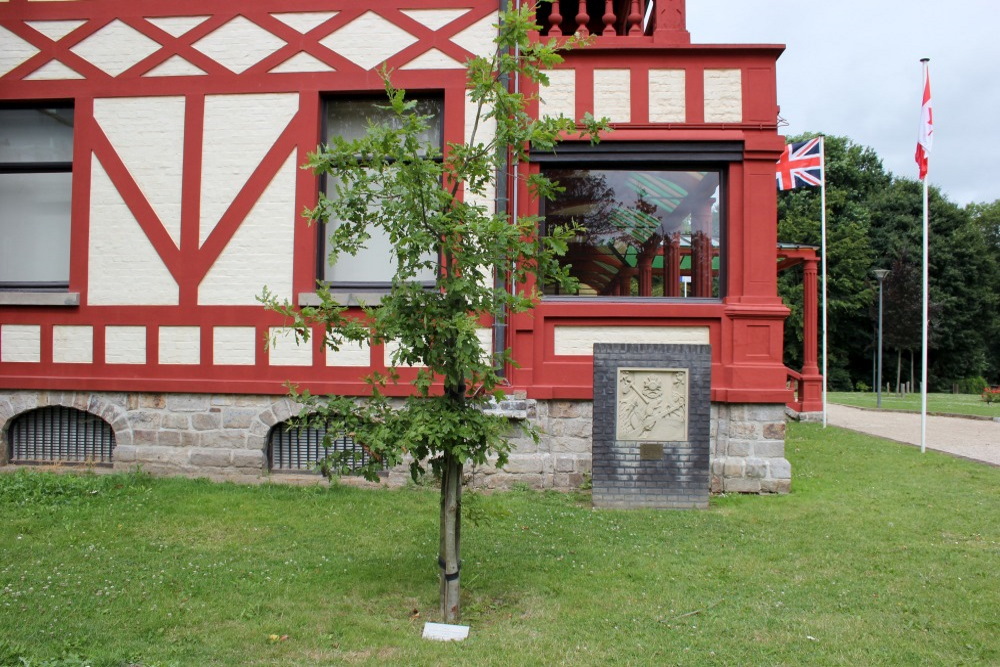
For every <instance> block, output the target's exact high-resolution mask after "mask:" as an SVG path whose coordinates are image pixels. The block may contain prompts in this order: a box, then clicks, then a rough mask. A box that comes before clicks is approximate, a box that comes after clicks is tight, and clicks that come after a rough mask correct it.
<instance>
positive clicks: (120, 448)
mask: <svg viewBox="0 0 1000 667" xmlns="http://www.w3.org/2000/svg"><path fill="white" fill-rule="evenodd" d="M112 458H113V459H114V460H115V461H119V462H122V463H130V462H134V461H135V458H136V448H135V445H116V446H115V450H114V452H113V453H112Z"/></svg>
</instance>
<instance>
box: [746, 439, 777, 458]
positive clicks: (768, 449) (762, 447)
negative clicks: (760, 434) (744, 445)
mask: <svg viewBox="0 0 1000 667" xmlns="http://www.w3.org/2000/svg"><path fill="white" fill-rule="evenodd" d="M753 452H754V454H756V455H757V456H759V457H760V458H762V459H772V458H784V456H785V442H784V441H783V440H761V441H759V442H755V443H753Z"/></svg>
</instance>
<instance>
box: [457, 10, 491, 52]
mask: <svg viewBox="0 0 1000 667" xmlns="http://www.w3.org/2000/svg"><path fill="white" fill-rule="evenodd" d="M497 20H498V19H497V16H496V14H489V15H487V16H484V17H483V18H481V19H479V20H478V21H476V22H475V23H473V24H472V25H471V26H469V27H468V28H466V29H465V30H463V31H461V32H459V33H458V34H457V35H455V36H454V37H452V38H451V41H453V42H454V43H456V44H458V45H459V46H461V47H462V48H463V49H465V50H466V51H468V52H469V53H472V54H473V55H476V56H488V55H490V54H492V53H493V50H494V49H495V48H496V45H495V44H494V43H493V40H494V39H495V38H496V36H497V29H496V24H497Z"/></svg>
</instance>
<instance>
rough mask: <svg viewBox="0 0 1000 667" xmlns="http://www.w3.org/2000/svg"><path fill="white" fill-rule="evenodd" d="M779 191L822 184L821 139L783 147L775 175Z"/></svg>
mask: <svg viewBox="0 0 1000 667" xmlns="http://www.w3.org/2000/svg"><path fill="white" fill-rule="evenodd" d="M775 177H776V178H777V180H778V189H779V190H791V189H792V188H797V187H799V186H803V185H804V186H806V187H811V186H816V185H822V184H823V137H816V138H814V139H810V140H808V141H800V142H798V143H795V144H788V145H787V146H785V152H784V153H782V154H781V159H780V160H778V169H777V172H776V174H775Z"/></svg>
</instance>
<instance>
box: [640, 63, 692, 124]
mask: <svg viewBox="0 0 1000 667" xmlns="http://www.w3.org/2000/svg"><path fill="white" fill-rule="evenodd" d="M684 87H685V74H684V70H682V69H651V70H649V120H650V121H651V122H653V123H683V122H685V121H686V120H687V96H686V94H685V88H684Z"/></svg>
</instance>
